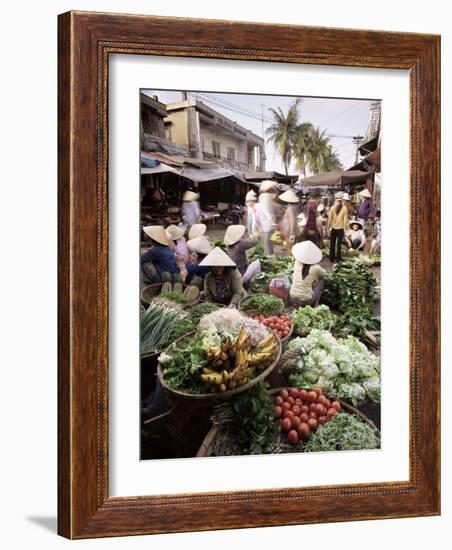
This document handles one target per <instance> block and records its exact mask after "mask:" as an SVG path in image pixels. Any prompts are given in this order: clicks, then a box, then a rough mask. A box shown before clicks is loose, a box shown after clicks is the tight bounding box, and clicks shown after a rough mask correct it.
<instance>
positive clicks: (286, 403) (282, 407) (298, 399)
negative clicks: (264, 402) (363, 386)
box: [274, 388, 341, 445]
mask: <svg viewBox="0 0 452 550" xmlns="http://www.w3.org/2000/svg"><path fill="white" fill-rule="evenodd" d="M274 403H275V414H276V416H277V417H278V418H280V423H281V429H282V431H283V432H285V433H286V434H287V439H288V441H289V443H290V444H291V445H296V444H297V443H298V442H299V441H300V439H303V440H306V439H308V437H309V435H310V434H311V433H312V432H313V431H314V430H315V429H316V428H317V426H319V425H320V424H325V423H326V422H328V421H329V420H331V419H332V418H333V416H335V415H336V414H337V413H338V412H339V411H340V410H341V404H340V403H339V401H331V400H330V399H328V397H326V395H323V393H322V390H321V388H314V389H313V390H298V389H296V388H291V389H283V390H281V391H280V392H279V395H277V396H276V397H275V399H274Z"/></svg>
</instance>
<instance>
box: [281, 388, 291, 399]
mask: <svg viewBox="0 0 452 550" xmlns="http://www.w3.org/2000/svg"><path fill="white" fill-rule="evenodd" d="M279 395H280V396H281V397H282V398H283V399H284V400H286V399H287V398H288V397H289V392H288V391H287V390H286V389H284V390H281V392H280V394H279Z"/></svg>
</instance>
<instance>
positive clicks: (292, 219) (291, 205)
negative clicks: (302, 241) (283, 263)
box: [278, 189, 300, 252]
mask: <svg viewBox="0 0 452 550" xmlns="http://www.w3.org/2000/svg"><path fill="white" fill-rule="evenodd" d="M278 199H279V200H280V201H282V202H283V203H284V204H286V205H287V206H286V210H285V212H284V216H283V219H282V221H281V226H280V229H281V235H282V237H283V239H284V243H285V246H286V249H287V251H288V252H290V250H291V248H292V246H293V244H294V243H295V242H296V240H297V237H298V236H299V234H300V231H299V227H298V223H297V213H298V212H297V205H299V204H300V199H299V198H298V197H297V195H296V193H295V192H294V191H293V190H292V189H288V190H287V191H285V192H284V193H282V194H281V195H279V197H278Z"/></svg>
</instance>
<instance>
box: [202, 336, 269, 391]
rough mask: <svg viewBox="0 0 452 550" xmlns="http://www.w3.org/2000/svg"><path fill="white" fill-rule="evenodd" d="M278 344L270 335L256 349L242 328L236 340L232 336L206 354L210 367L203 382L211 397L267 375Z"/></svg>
mask: <svg viewBox="0 0 452 550" xmlns="http://www.w3.org/2000/svg"><path fill="white" fill-rule="evenodd" d="M277 347H278V342H277V340H276V338H275V337H274V335H273V334H270V335H269V336H267V337H266V338H264V340H262V341H261V342H260V343H259V345H258V346H257V347H256V348H254V349H252V348H251V342H250V338H249V336H248V335H247V333H246V331H245V330H244V328H243V327H242V328H241V329H240V332H239V334H238V336H237V338H236V339H235V340H232V339H231V338H230V337H229V336H228V337H227V338H226V339H225V340H223V342H222V343H221V344H219V345H217V346H212V347H210V348H209V349H208V350H207V352H206V354H207V360H208V362H209V363H208V366H205V367H203V369H202V374H201V381H202V382H203V383H204V384H205V386H206V389H208V391H210V392H211V393H215V392H217V391H219V392H225V391H226V390H233V389H235V388H236V387H239V386H243V385H244V384H246V383H248V382H249V381H250V379H251V378H252V377H253V376H254V375H255V371H257V372H261V371H263V370H264V369H265V368H266V367H267V366H268V365H269V364H270V363H271V362H272V360H273V359H274V356H275V353H276V350H277Z"/></svg>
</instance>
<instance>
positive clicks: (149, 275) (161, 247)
mask: <svg viewBox="0 0 452 550" xmlns="http://www.w3.org/2000/svg"><path fill="white" fill-rule="evenodd" d="M143 231H144V233H145V234H146V235H147V236H148V237H149V240H150V243H151V248H150V249H149V250H148V251H147V252H145V253H144V254H142V256H141V267H142V271H143V272H144V273H143V274H144V279H145V281H144V282H146V279H147V280H148V282H151V283H161V282H162V280H163V274H164V273H169V274H170V276H171V278H174V277H175V276H176V275H179V274H180V270H179V266H178V265H177V261H176V256H175V255H174V252H173V251H172V250H171V247H170V239H169V238H168V234H167V232H166V231H165V229H164V228H163V227H162V226H161V225H149V226H147V227H143Z"/></svg>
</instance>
